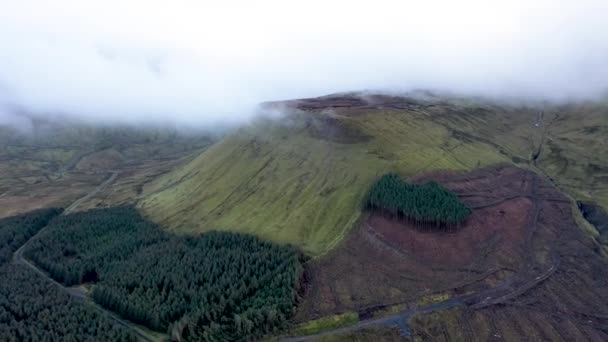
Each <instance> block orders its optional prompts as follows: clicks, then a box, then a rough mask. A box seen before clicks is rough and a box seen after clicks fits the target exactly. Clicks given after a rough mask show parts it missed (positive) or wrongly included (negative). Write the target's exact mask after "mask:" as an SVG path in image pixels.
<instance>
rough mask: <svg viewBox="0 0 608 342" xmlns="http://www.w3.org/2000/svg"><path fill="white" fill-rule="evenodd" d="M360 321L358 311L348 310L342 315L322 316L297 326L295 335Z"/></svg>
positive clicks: (309, 333) (312, 332)
mask: <svg viewBox="0 0 608 342" xmlns="http://www.w3.org/2000/svg"><path fill="white" fill-rule="evenodd" d="M357 322H359V315H358V314H357V313H356V312H346V313H343V314H340V315H334V316H328V317H322V318H319V319H315V320H312V321H308V322H306V323H302V324H300V325H298V326H296V327H295V328H294V330H293V335H296V336H300V335H314V334H318V333H321V332H324V331H328V330H332V329H336V328H340V327H345V326H348V325H353V324H356V323H357Z"/></svg>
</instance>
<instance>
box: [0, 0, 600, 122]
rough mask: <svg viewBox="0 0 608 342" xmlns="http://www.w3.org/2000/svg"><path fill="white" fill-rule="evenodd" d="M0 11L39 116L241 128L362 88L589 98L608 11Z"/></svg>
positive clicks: (287, 4)
mask: <svg viewBox="0 0 608 342" xmlns="http://www.w3.org/2000/svg"><path fill="white" fill-rule="evenodd" d="M210 3H211V1H184V0H182V1H179V0H178V1H175V0H173V1H170V0H167V1H151V0H147V1H146V0H122V1H118V0H105V1H99V0H88V1H87V0H74V1H70V0H54V1H45V0H39V1H36V0H19V1H12V0H0V92H2V93H3V94H2V97H4V102H9V103H12V104H17V105H20V106H23V107H25V108H27V109H29V110H32V111H36V112H62V113H67V114H70V115H75V116H83V117H86V118H95V119H106V120H116V119H120V120H132V121H141V120H148V121H155V120H165V119H170V120H177V121H182V122H196V123H200V124H211V123H214V122H221V123H225V122H234V121H239V120H242V119H243V118H245V117H247V116H248V115H249V113H250V108H251V107H252V106H253V105H255V104H256V103H258V102H261V101H265V100H273V99H282V98H294V97H304V96H315V95H324V94H326V93H331V92H336V91H348V90H357V89H398V90H408V89H411V88H439V89H445V90H451V91H455V92H470V93H475V94H485V95H503V94H504V95H515V96H533V97H536V96H542V97H549V98H553V99H564V98H570V97H575V98H580V97H592V96H597V95H599V94H603V93H604V92H605V91H606V89H608V63H606V60H608V24H605V18H604V16H605V14H606V13H608V2H606V1H604V0H572V1H570V0H563V1H559V2H558V1H549V0H537V1H523V0H512V1H489V0H486V1H475V0H460V1H439V0H431V1H419V0H418V1H385V0H376V1H365V2H357V1H352V0H351V1H333V2H330V1H306V2H297V5H296V4H295V3H296V2H291V1H221V2H219V1H218V2H217V3H216V4H210Z"/></svg>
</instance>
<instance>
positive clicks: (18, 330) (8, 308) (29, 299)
mask: <svg viewBox="0 0 608 342" xmlns="http://www.w3.org/2000/svg"><path fill="white" fill-rule="evenodd" d="M60 212H61V211H60V210H58V209H45V210H38V211H34V212H31V213H27V214H23V215H19V216H14V217H9V218H5V219H2V220H0V250H2V251H4V252H3V253H8V254H3V255H4V257H3V259H2V260H0V341H49V342H50V341H137V339H136V338H135V336H133V335H131V334H130V332H129V331H127V330H125V329H124V328H123V327H121V326H119V325H117V324H115V323H114V322H112V321H110V320H109V319H107V318H106V317H105V316H103V315H101V314H100V313H98V312H97V311H95V310H94V309H92V308H91V307H89V306H87V305H85V304H83V303H79V302H75V301H74V300H72V299H71V298H70V296H69V295H68V294H66V293H65V292H63V291H61V290H59V289H58V288H57V286H56V285H54V284H52V283H51V282H48V281H46V280H45V279H43V278H42V277H41V276H40V275H38V274H36V273H35V272H34V271H32V270H30V269H29V268H27V267H25V266H22V265H16V264H12V263H10V260H11V258H12V252H13V251H15V250H16V249H18V248H19V247H20V246H21V245H22V244H23V243H25V242H26V241H27V239H29V238H30V237H31V236H32V235H34V234H35V233H36V232H37V231H39V230H40V229H41V228H43V227H44V226H45V225H46V223H47V222H48V221H49V220H50V219H51V218H52V217H54V216H56V215H57V214H59V213H60Z"/></svg>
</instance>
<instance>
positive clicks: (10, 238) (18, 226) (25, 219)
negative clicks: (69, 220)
mask: <svg viewBox="0 0 608 342" xmlns="http://www.w3.org/2000/svg"><path fill="white" fill-rule="evenodd" d="M61 211H62V210H61V209H56V208H50V209H40V210H35V211H32V212H29V213H27V214H21V215H17V216H12V217H7V218H4V219H2V220H0V264H3V263H5V262H8V261H9V260H11V258H12V257H13V252H14V251H16V250H17V249H18V248H19V247H21V245H23V244H24V243H25V242H26V241H27V240H29V239H30V238H31V237H32V236H34V235H35V234H36V233H38V231H39V230H40V229H42V228H43V227H44V226H46V225H47V223H48V222H49V221H50V220H51V219H52V218H53V217H55V216H57V215H59V214H61Z"/></svg>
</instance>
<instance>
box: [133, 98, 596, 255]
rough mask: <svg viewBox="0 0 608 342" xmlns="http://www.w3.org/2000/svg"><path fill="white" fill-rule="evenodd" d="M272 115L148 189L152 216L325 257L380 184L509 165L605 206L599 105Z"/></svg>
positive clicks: (437, 106)
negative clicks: (385, 179) (387, 178)
mask: <svg viewBox="0 0 608 342" xmlns="http://www.w3.org/2000/svg"><path fill="white" fill-rule="evenodd" d="M266 106H267V107H268V108H281V109H282V110H284V111H286V112H288V113H289V114H286V117H284V118H282V119H278V120H272V119H260V120H259V121H258V122H257V123H255V124H253V125H252V126H250V127H247V128H243V129H241V130H240V131H238V132H236V133H234V134H231V135H229V136H228V137H226V138H225V139H224V140H222V141H221V142H219V143H218V144H216V145H214V146H213V147H212V148H210V149H209V150H207V151H205V152H204V153H203V154H201V155H200V156H199V157H198V158H196V159H195V160H194V161H192V162H191V163H190V164H188V165H186V166H185V167H183V168H180V169H177V170H175V171H174V172H171V173H169V174H167V175H165V176H163V177H161V178H160V179H158V180H157V181H155V182H153V183H151V184H150V186H146V187H145V188H144V193H143V200H142V202H141V203H140V208H141V209H142V210H143V212H144V213H145V214H146V215H147V216H148V217H150V218H151V219H153V220H155V221H157V222H159V223H161V224H163V225H166V226H167V227H169V229H171V230H173V231H176V232H180V233H193V232H200V231H207V230H210V229H222V230H233V231H239V232H246V233H252V234H257V235H258V236H261V237H262V238H265V239H271V240H273V241H276V242H280V243H293V244H296V245H298V246H300V247H301V248H303V249H304V250H305V251H306V252H308V253H309V254H311V255H313V256H320V255H323V254H324V253H326V252H327V251H329V250H331V249H332V248H333V247H335V246H337V245H338V243H339V242H340V241H341V240H342V239H343V238H344V237H346V236H347V235H348V232H349V231H350V230H351V228H352V227H354V225H355V222H357V220H358V219H359V218H360V215H361V211H360V208H361V205H362V201H363V197H364V194H365V193H366V191H367V189H368V188H369V187H370V185H371V184H372V183H373V182H374V180H375V179H377V177H379V176H380V175H382V174H384V173H386V172H391V171H392V172H396V173H398V174H399V175H401V176H404V177H411V176H414V175H417V174H420V173H423V172H428V171H432V170H473V169H475V168H478V167H483V166H487V165H492V164H495V163H500V162H508V163H514V164H517V165H519V166H521V167H526V168H531V169H534V170H536V171H537V172H544V173H546V174H547V175H548V176H549V177H551V178H552V179H553V180H554V182H555V183H556V185H557V186H558V187H559V188H560V189H563V190H565V191H567V193H568V194H570V195H572V196H574V197H575V198H577V199H579V198H584V199H587V200H592V201H595V202H597V203H599V204H601V205H603V206H604V207H605V208H607V207H608V198H607V194H606V189H607V186H608V183H607V181H608V178H606V177H605V175H604V173H603V172H604V171H602V170H605V169H606V168H607V167H608V166H607V164H606V160H608V158H606V157H608V156H607V153H608V149H605V148H601V146H605V142H606V139H607V136H608V135H607V134H604V133H605V132H606V129H607V128H606V127H607V125H608V122H607V120H608V119H607V118H608V117H607V116H606V115H605V114H604V113H605V110H606V109H605V108H606V107H603V106H602V105H600V104H596V105H580V106H574V107H567V106H561V107H560V106H549V105H545V106H542V105H536V106H526V105H513V104H510V105H506V104H502V105H501V104H496V103H491V102H488V101H483V100H463V99H458V98H450V99H445V98H438V97H437V98H430V99H428V98H427V99H416V98H403V97H388V96H370V97H366V98H362V97H358V96H352V95H335V96H328V97H322V98H317V99H309V100H300V101H292V102H283V103H269V104H266ZM285 108H287V109H285ZM582 115H585V118H586V121H581V120H580V117H581V116H582ZM539 151H540V152H539ZM591 171H593V172H591Z"/></svg>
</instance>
